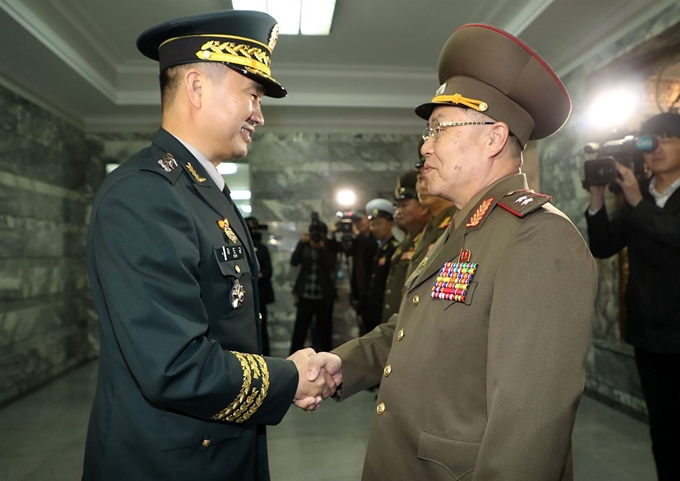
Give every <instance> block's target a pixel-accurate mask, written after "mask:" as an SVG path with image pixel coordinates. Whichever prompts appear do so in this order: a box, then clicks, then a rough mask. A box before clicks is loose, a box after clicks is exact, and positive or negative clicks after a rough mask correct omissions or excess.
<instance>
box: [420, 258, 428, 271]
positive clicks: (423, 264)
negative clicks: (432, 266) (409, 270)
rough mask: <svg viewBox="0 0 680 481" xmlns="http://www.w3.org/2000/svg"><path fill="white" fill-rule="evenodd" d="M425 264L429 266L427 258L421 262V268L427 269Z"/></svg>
mask: <svg viewBox="0 0 680 481" xmlns="http://www.w3.org/2000/svg"><path fill="white" fill-rule="evenodd" d="M425 264H427V257H426V258H425V259H423V260H422V261H421V263H420V266H419V267H421V268H422V267H425Z"/></svg>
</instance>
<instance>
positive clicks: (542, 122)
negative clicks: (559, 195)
mask: <svg viewBox="0 0 680 481" xmlns="http://www.w3.org/2000/svg"><path fill="white" fill-rule="evenodd" d="M439 82H440V83H441V86H440V87H439V89H438V90H437V92H436V94H435V96H434V98H433V99H432V100H431V101H430V102H428V103H426V104H423V105H421V106H419V107H417V108H416V114H418V116H419V117H421V118H423V119H425V120H428V119H429V117H430V115H431V114H432V111H433V110H434V109H435V108H436V107H437V106H439V105H457V106H460V107H468V108H472V109H474V110H477V111H479V112H483V113H484V114H486V115H488V116H489V117H491V118H492V119H494V120H496V121H499V122H505V123H507V124H508V126H509V127H510V131H511V132H512V133H513V134H514V135H515V136H516V137H517V138H518V139H519V141H520V142H521V143H522V145H526V143H527V142H528V141H529V140H537V139H542V138H544V137H548V136H549V135H551V134H553V133H555V132H557V131H558V130H559V129H560V128H561V127H562V126H563V125H564V123H565V122H566V121H567V119H568V118H569V114H570V113H571V100H570V99H569V94H568V93H567V89H566V88H565V87H564V85H563V84H562V81H561V80H560V79H559V77H558V76H557V74H556V73H555V72H553V70H552V69H551V68H550V66H549V65H548V64H547V63H546V62H545V61H544V60H543V59H542V58H541V57H540V56H539V55H538V54H537V53H536V52H534V51H533V50H532V49H531V48H530V47H529V46H527V45H526V44H525V43H523V42H522V41H521V40H519V39H518V38H516V37H514V36H512V35H510V34H509V33H507V32H505V31H503V30H501V29H498V28H496V27H492V26H491V25H483V24H468V25H463V26H462V27H460V28H458V29H457V30H456V31H455V32H453V35H451V37H450V38H449V40H448V41H447V42H446V44H445V45H444V48H442V51H441V53H440V55H439Z"/></svg>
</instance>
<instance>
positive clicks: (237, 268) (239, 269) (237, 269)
mask: <svg viewBox="0 0 680 481" xmlns="http://www.w3.org/2000/svg"><path fill="white" fill-rule="evenodd" d="M234 270H235V271H236V273H237V274H238V273H239V272H241V268H240V267H239V266H238V265H235V266H234Z"/></svg>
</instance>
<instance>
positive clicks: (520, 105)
mask: <svg viewBox="0 0 680 481" xmlns="http://www.w3.org/2000/svg"><path fill="white" fill-rule="evenodd" d="M439 82H440V84H441V86H440V87H439V89H438V90H437V92H436V93H435V95H434V98H432V100H431V101H430V102H428V103H426V104H424V105H421V106H420V107H418V108H417V109H416V113H417V114H418V115H419V116H420V117H422V118H423V119H425V120H427V122H428V128H427V129H426V131H425V133H424V136H425V138H426V141H425V143H424V145H423V147H422V153H423V154H424V155H425V158H426V161H425V165H424V167H423V174H424V175H425V177H426V179H427V181H428V188H429V191H430V192H431V193H432V194H434V195H441V196H444V197H446V198H447V199H449V200H451V201H452V202H453V203H454V204H455V205H456V207H458V209H459V210H458V212H457V213H456V215H455V216H454V219H453V220H452V223H451V225H450V226H449V228H448V229H447V230H446V232H444V234H443V235H442V236H441V237H440V238H439V240H438V241H437V243H436V244H435V246H434V248H433V249H432V251H431V252H430V254H429V256H428V257H427V261H426V262H425V264H424V265H422V266H419V267H418V268H417V269H416V270H415V272H414V273H413V275H412V276H411V277H410V278H409V279H408V280H407V281H406V286H405V291H406V294H405V296H404V299H403V301H402V303H401V307H400V309H399V314H398V316H395V317H393V318H392V319H393V320H392V321H390V322H388V323H386V324H381V325H380V326H378V327H377V328H376V329H375V330H373V331H372V332H370V333H369V334H367V335H365V336H363V337H362V338H360V339H357V340H354V341H350V342H348V343H346V344H344V345H343V346H340V347H339V348H337V349H336V350H335V351H334V352H333V353H319V354H317V355H316V356H315V357H313V358H312V361H310V364H312V365H314V367H315V368H314V369H313V370H312V372H311V373H310V376H311V377H314V376H315V375H316V374H317V372H318V371H320V370H326V371H327V372H329V373H332V374H334V375H336V376H340V375H342V389H341V392H340V394H339V398H340V399H345V398H347V397H348V396H351V395H352V394H354V393H356V392H358V391H359V390H362V389H365V388H366V387H368V386H373V385H376V384H378V383H379V384H380V389H379V391H378V397H377V399H376V414H375V417H374V419H373V423H372V425H371V432H370V436H369V441H368V450H367V453H366V460H365V463H364V470H363V479H364V481H374V480H376V481H377V480H386V479H389V480H392V479H400V480H402V479H404V480H405V479H408V480H411V479H414V480H415V479H417V480H421V479H423V480H424V479H427V480H428V481H437V480H451V479H459V480H463V479H465V480H467V479H469V480H473V479H478V480H504V481H520V480H521V481H558V480H560V481H567V480H572V479H573V469H572V455H571V433H572V429H573V426H574V419H575V417H576V409H577V406H578V404H579V401H580V399H581V396H582V394H583V385H584V380H585V358H586V354H587V352H588V346H589V341H590V332H591V321H592V315H593V307H594V303H595V295H596V291H597V270H596V267H595V262H594V260H593V258H592V256H591V255H590V252H589V251H588V247H587V245H586V243H585V242H584V240H583V238H582V237H581V235H580V233H579V232H578V230H577V229H576V228H575V227H574V225H573V224H572V223H571V221H570V220H569V219H568V218H567V217H566V216H565V215H564V214H563V213H562V212H560V211H559V210H557V209H556V208H555V207H553V206H552V205H551V204H550V197H549V196H546V195H542V194H537V193H535V192H533V191H531V190H529V189H528V187H527V183H526V177H525V176H524V174H522V173H521V170H520V169H521V165H522V149H523V148H524V146H525V145H526V144H527V142H528V141H529V140H537V139H542V138H544V137H547V136H548V135H551V134H552V133H553V132H555V131H557V130H559V128H560V127H561V126H562V125H563V124H564V122H565V121H566V120H567V118H568V116H569V113H570V110H571V102H570V100H569V96H568V94H567V91H566V89H565V87H564V86H563V84H562V82H561V81H560V80H559V78H558V77H557V75H556V74H555V73H554V72H553V71H552V70H551V69H550V67H548V65H547V64H546V63H545V61H543V60H542V59H541V58H540V57H539V56H538V55H537V54H536V53H535V52H534V51H533V50H531V48H530V47H528V46H527V45H525V44H524V43H522V42H521V41H520V40H519V39H517V38H515V37H513V36H512V35H510V34H509V33H507V32H504V31H502V30H499V29H497V28H495V27H491V26H489V25H480V24H473V25H465V26H462V27H460V28H459V29H457V30H456V31H455V32H454V33H453V35H452V36H451V37H450V38H449V40H448V41H447V43H446V44H445V46H444V48H443V50H442V52H441V54H440V60H439Z"/></svg>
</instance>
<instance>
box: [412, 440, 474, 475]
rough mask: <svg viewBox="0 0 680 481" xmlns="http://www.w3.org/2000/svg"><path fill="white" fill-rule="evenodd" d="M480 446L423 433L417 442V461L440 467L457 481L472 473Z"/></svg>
mask: <svg viewBox="0 0 680 481" xmlns="http://www.w3.org/2000/svg"><path fill="white" fill-rule="evenodd" d="M480 446H481V444H480V443H471V442H466V441H456V440H455V439H449V438H445V437H443V436H439V435H437V434H432V433H428V432H426V431H423V432H421V433H420V439H419V440H418V459H422V460H423V461H430V462H432V463H436V464H438V465H440V466H442V467H443V468H444V469H446V471H448V472H449V474H451V476H452V479H455V480H456V481H459V480H462V479H464V478H465V477H466V476H468V475H469V474H470V473H473V472H474V470H475V464H476V463H477V455H478V454H479V448H480ZM471 477H472V476H470V478H471Z"/></svg>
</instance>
